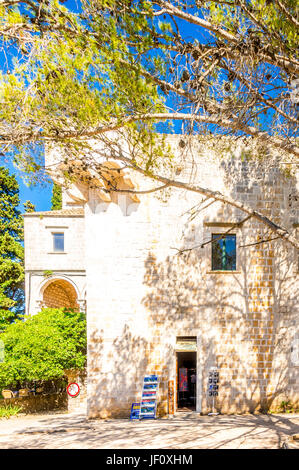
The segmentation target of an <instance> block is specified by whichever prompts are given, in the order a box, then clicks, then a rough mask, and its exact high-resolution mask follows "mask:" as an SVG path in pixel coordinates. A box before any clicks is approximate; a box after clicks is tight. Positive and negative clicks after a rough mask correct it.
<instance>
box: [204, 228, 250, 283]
mask: <svg viewBox="0 0 299 470" xmlns="http://www.w3.org/2000/svg"><path fill="white" fill-rule="evenodd" d="M234 224H236V222H204V239H205V240H207V241H209V240H211V238H212V234H213V233H219V234H224V233H226V232H227V231H228V230H229V228H230V227H232V226H233V225H234ZM240 234H241V229H240V227H234V228H233V229H232V230H231V231H230V232H229V233H228V234H227V235H236V269H235V270H233V271H230V270H223V271H216V270H212V242H210V243H208V244H206V245H205V247H204V248H205V259H206V260H207V270H206V274H215V275H221V274H226V275H229V274H230V275H234V274H241V263H240V256H239V254H238V239H240Z"/></svg>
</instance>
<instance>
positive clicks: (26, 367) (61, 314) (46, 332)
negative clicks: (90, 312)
mask: <svg viewBox="0 0 299 470" xmlns="http://www.w3.org/2000/svg"><path fill="white" fill-rule="evenodd" d="M0 339H1V340H2V341H3V342H4V346H5V359H4V362H3V363H0V390H1V389H3V388H8V387H15V386H22V384H24V383H28V382H32V381H41V380H42V381H45V380H56V379H60V378H62V377H63V376H64V370H65V369H79V370H82V369H84V366H85V361H86V320H85V315H84V314H83V313H79V312H74V311H72V310H67V309H52V308H44V309H43V310H42V311H41V312H39V313H38V314H36V315H33V316H27V317H25V321H21V320H17V321H16V322H15V323H13V324H12V325H9V326H8V327H7V328H6V330H5V331H4V332H3V333H2V334H0Z"/></svg>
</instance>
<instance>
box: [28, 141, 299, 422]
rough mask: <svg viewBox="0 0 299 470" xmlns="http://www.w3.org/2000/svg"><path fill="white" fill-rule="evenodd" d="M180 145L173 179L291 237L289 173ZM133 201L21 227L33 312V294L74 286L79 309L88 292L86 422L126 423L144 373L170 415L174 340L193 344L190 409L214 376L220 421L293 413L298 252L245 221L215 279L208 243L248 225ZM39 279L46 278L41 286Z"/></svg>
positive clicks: (156, 198) (163, 202)
mask: <svg viewBox="0 0 299 470" xmlns="http://www.w3.org/2000/svg"><path fill="white" fill-rule="evenodd" d="M181 139H182V138H181V136H174V137H169V142H170V143H171V145H172V146H173V149H174V153H175V168H174V170H173V171H174V172H176V173H177V175H176V179H180V180H181V181H191V182H192V183H193V184H194V185H197V186H198V187H202V188H209V189H212V190H214V191H217V190H218V191H220V192H221V193H223V194H226V195H227V196H230V197H232V198H235V199H236V200H238V201H239V202H243V203H245V204H246V205H248V206H251V207H252V208H253V209H257V210H259V211H260V212H262V213H263V214H265V215H268V216H270V217H271V219H272V220H273V221H274V222H276V223H279V224H280V225H282V226H284V227H286V229H288V230H289V231H290V232H291V233H293V234H295V232H296V227H295V225H296V224H298V222H299V206H298V201H299V197H298V188H299V182H298V175H297V177H295V176H289V177H288V176H286V175H285V174H284V172H283V170H282V168H281V167H280V165H279V158H278V157H275V156H271V157H269V156H264V157H263V159H250V158H249V157H248V155H246V152H245V151H244V149H241V147H239V148H236V150H235V151H234V152H231V151H227V152H226V151H225V149H224V144H223V143H222V144H221V146H220V147H218V148H217V145H216V144H215V143H213V142H212V143H211V144H210V145H208V142H207V143H205V144H204V145H199V144H198V143H196V142H195V141H193V142H192V145H191V146H189V145H185V146H184V145H181V144H180V141H181ZM245 150H246V149H245ZM180 167H181V168H184V169H185V170H184V171H182V172H181V173H180V169H179V168H180ZM178 174H179V175H178ZM134 179H135V181H137V182H138V181H139V187H140V189H145V188H148V189H150V188H152V187H153V186H155V183H154V182H153V181H150V180H143V178H142V177H141V176H140V175H138V174H136V175H135V178H134ZM80 191H81V193H82V194H83V193H84V197H85V195H86V191H85V190H84V188H83V189H82V188H81V190H80ZM81 193H80V194H81ZM139 197H140V203H136V201H135V202H134V201H132V199H131V198H130V197H129V196H128V195H125V194H118V195H113V197H112V202H110V203H108V202H103V200H102V199H101V198H100V197H99V194H98V193H97V192H96V191H95V190H90V191H89V196H87V198H88V202H87V203H86V204H85V207H84V215H85V216H84V219H83V218H82V217H79V218H77V219H76V217H74V218H72V217H69V218H67V219H65V220H63V219H62V218H57V220H55V219H53V218H51V220H50V218H49V219H47V218H45V217H43V218H42V219H39V217H38V216H37V215H33V216H31V215H27V216H26V217H25V253H26V269H27V273H26V286H27V287H26V289H27V291H26V297H27V302H28V305H32V306H33V307H32V311H33V310H34V308H37V307H34V306H35V305H36V304H38V300H39V299H40V297H38V295H37V294H36V293H37V292H39V293H40V292H41V291H43V289H44V288H46V285H47V282H50V281H51V282H52V281H55V279H56V278H57V277H59V276H60V278H62V277H65V279H66V280H69V281H71V282H72V283H73V286H76V292H77V298H78V302H79V305H83V303H84V300H85V297H84V292H85V280H86V293H87V294H86V301H87V328H88V366H87V412H88V416H89V417H96V416H102V417H107V416H123V417H128V416H129V413H130V408H131V403H132V402H134V401H139V400H140V396H141V388H142V381H143V377H144V375H145V374H150V373H157V374H158V375H159V376H160V380H161V383H160V391H159V406H158V411H159V414H160V415H162V414H165V413H167V409H168V404H167V386H168V381H169V380H173V381H174V383H175V384H176V338H177V337H178V336H195V337H196V338H197V404H196V408H197V411H199V412H202V413H207V412H208V411H210V407H211V402H210V399H209V397H208V396H207V382H208V372H209V370H210V367H215V366H216V367H218V369H219V372H220V384H219V396H218V398H217V400H216V407H217V409H218V410H219V411H221V412H222V413H235V412H245V411H251V412H252V411H255V410H259V409H268V408H269V407H272V408H273V409H275V407H276V408H277V407H278V406H279V404H280V403H281V401H283V400H284V401H288V400H289V401H291V402H293V403H294V405H295V404H296V403H297V404H298V399H299V367H298V360H297V362H296V357H297V358H298V354H297V356H296V354H294V348H296V345H295V343H296V340H297V341H299V337H298V334H299V333H298V319H299V318H298V315H299V313H298V293H299V281H298V254H297V253H295V250H294V249H293V248H292V246H291V245H289V244H288V243H286V242H283V241H282V240H280V239H276V238H275V234H274V233H273V232H272V231H271V230H269V229H267V228H266V227H265V225H263V224H262V223H261V222H258V221H257V220H256V219H254V218H251V219H248V220H246V221H245V222H244V223H243V224H241V225H238V226H234V227H233V228H232V229H231V232H230V233H232V234H236V237H237V266H236V270H235V271H233V272H224V271H221V272H215V271H212V269H211V244H210V243H208V242H209V240H210V239H211V235H212V234H213V233H218V234H219V233H224V232H226V231H227V230H228V229H229V228H230V227H232V225H234V224H235V223H237V222H240V221H241V220H243V219H244V218H245V216H246V214H244V213H243V212H242V211H240V210H238V209H236V208H235V207H233V206H228V205H225V204H223V203H220V202H213V201H211V199H207V200H204V199H205V198H204V196H202V195H200V194H198V193H195V192H188V191H183V190H179V189H171V190H170V189H167V190H163V191H161V192H157V193H151V194H147V195H140V196H139ZM64 203H65V204H68V203H70V200H69V199H68V198H64ZM200 203H201V204H200ZM191 208H193V209H192V210H193V212H192V211H191V212H190V209H191ZM190 216H192V217H190ZM193 216H194V217H193ZM59 225H67V227H68V229H67V233H68V234H69V241H70V243H69V244H68V247H69V248H68V252H67V254H65V255H60V254H53V253H51V252H48V250H49V248H48V247H49V243H50V238H49V233H50V231H49V228H50V230H51V227H52V226H55V227H57V226H59ZM40 239H41V243H39V241H40ZM268 239H271V241H268V242H267V243H259V244H256V243H257V242H259V241H263V240H268ZM272 239H273V240H272ZM82 247H83V248H82ZM194 247H195V248H194ZM189 248H194V249H192V250H189V251H188V249H189ZM178 249H180V250H182V249H183V250H187V251H183V252H182V254H179V251H178ZM47 269H49V270H51V269H52V270H53V271H55V272H54V273H53V275H52V277H51V278H49V279H48V280H47V279H43V271H44V270H47ZM85 270H86V273H85ZM85 275H86V277H85ZM29 286H30V287H29ZM28 293H29V295H28ZM39 295H40V294H39ZM28 298H29V300H28ZM30 308H31V307H28V309H29V310H30ZM30 311H31V310H30ZM295 356H296V357H295ZM294 358H295V359H294ZM74 403H75V402H74ZM76 403H77V402H76Z"/></svg>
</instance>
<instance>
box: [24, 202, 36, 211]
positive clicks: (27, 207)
mask: <svg viewBox="0 0 299 470" xmlns="http://www.w3.org/2000/svg"><path fill="white" fill-rule="evenodd" d="M23 206H24V210H25V212H26V213H30V212H35V205H34V204H32V202H31V201H26V202H23Z"/></svg>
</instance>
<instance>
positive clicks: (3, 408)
mask: <svg viewBox="0 0 299 470" xmlns="http://www.w3.org/2000/svg"><path fill="white" fill-rule="evenodd" d="M21 411H22V407H21V406H15V405H11V404H9V405H7V404H6V403H3V404H1V402H0V419H1V418H10V417H11V416H17V415H18V414H19V413H20V412H21Z"/></svg>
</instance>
